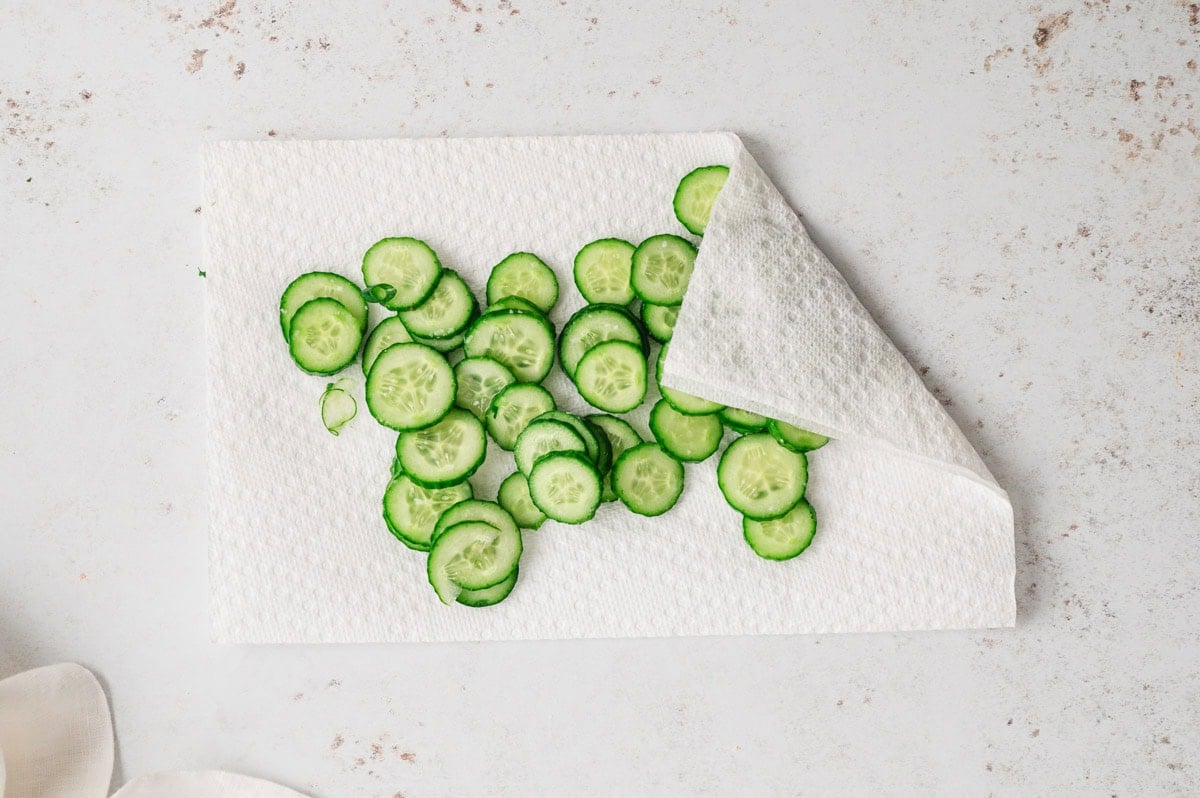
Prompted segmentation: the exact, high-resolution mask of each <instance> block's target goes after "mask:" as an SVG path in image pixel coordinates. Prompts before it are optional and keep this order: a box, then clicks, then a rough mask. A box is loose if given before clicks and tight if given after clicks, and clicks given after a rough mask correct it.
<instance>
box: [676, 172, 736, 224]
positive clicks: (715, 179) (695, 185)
mask: <svg viewBox="0 0 1200 798" xmlns="http://www.w3.org/2000/svg"><path fill="white" fill-rule="evenodd" d="M728 177H729V167H728V166H701V167H700V168H699V169H693V170H692V171H690V172H688V173H687V174H686V175H684V176H683V179H682V180H680V181H679V188H677V189H676V190H675V203H674V204H675V218H676V219H678V220H679V223H680V224H682V225H683V226H684V227H686V228H687V229H688V232H689V233H693V234H695V235H698V236H702V235H704V228H705V227H707V226H708V217H709V216H710V215H711V214H712V207H713V203H714V202H716V200H717V194H719V193H720V192H721V189H722V188H723V187H724V186H725V180H726V178H728Z"/></svg>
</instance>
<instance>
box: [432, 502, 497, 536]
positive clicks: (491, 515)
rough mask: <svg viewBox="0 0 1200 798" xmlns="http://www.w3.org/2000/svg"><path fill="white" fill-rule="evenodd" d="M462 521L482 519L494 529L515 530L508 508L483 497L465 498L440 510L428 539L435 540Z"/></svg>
mask: <svg viewBox="0 0 1200 798" xmlns="http://www.w3.org/2000/svg"><path fill="white" fill-rule="evenodd" d="M464 521H482V522H484V523H485V524H491V525H492V526H494V527H496V529H506V530H509V531H511V532H516V531H517V522H516V521H515V520H513V517H512V515H511V514H509V512H508V510H505V509H504V508H503V507H501V506H500V505H499V504H496V503H495V502H488V501H484V500H483V499H465V500H463V501H461V502H459V503H458V504H456V505H454V506H453V507H447V508H446V509H445V511H443V512H442V514H441V516H440V517H439V518H438V520H437V524H435V525H434V527H433V534H432V535H431V536H430V539H431V540H437V539H438V536H439V535H441V534H442V533H443V532H445V531H446V530H447V529H449V528H450V527H452V526H454V525H455V524H461V523H463V522H464Z"/></svg>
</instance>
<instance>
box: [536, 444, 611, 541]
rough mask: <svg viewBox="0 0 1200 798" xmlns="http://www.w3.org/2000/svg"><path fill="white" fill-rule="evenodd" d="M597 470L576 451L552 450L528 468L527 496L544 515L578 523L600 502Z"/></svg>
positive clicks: (587, 517) (565, 521)
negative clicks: (529, 469) (531, 467)
mask: <svg viewBox="0 0 1200 798" xmlns="http://www.w3.org/2000/svg"><path fill="white" fill-rule="evenodd" d="M600 492H601V488H600V474H599V473H597V472H596V466H595V465H593V464H592V461H591V460H589V459H588V458H587V457H586V456H585V455H583V454H580V453H579V452H554V453H551V454H548V455H546V456H545V457H543V458H542V459H540V460H538V461H537V462H536V463H534V465H533V469H532V470H531V471H530V472H529V497H530V498H531V499H533V503H534V504H535V505H537V507H538V509H539V510H541V511H542V512H543V513H545V514H546V517H547V518H552V519H554V520H555V521H561V522H562V523H564V524H582V523H583V522H584V521H590V520H591V519H592V517H593V516H595V515H596V508H597V507H599V506H600Z"/></svg>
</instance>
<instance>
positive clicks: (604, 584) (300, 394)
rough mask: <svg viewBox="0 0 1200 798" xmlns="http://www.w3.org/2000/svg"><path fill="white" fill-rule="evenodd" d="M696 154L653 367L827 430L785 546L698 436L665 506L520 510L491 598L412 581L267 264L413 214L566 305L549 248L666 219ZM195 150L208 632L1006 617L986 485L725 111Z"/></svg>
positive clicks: (379, 634) (409, 228) (335, 637)
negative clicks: (503, 595) (710, 127)
mask: <svg viewBox="0 0 1200 798" xmlns="http://www.w3.org/2000/svg"><path fill="white" fill-rule="evenodd" d="M711 163H724V164H727V165H729V166H730V168H731V171H730V175H729V179H728V181H727V183H726V185H725V188H724V189H723V190H722V191H721V194H720V195H719V196H718V199H717V203H716V205H715V207H714V209H713V214H712V218H711V220H710V222H709V224H708V227H707V229H706V230H705V235H704V237H703V240H702V241H701V242H700V246H699V256H698V258H697V261H696V267H695V272H694V274H693V276H692V281H691V284H690V287H689V289H688V293H687V297H686V299H685V302H684V305H683V308H682V310H681V312H680V315H679V320H678V322H677V325H676V327H675V335H674V338H673V339H672V345H671V351H670V354H669V356H668V357H667V359H666V362H665V364H664V384H666V385H669V386H671V387H675V388H679V389H681V390H684V391H687V392H689V393H693V394H696V395H699V396H703V397H705V398H709V399H713V400H715V401H718V402H722V403H725V404H729V405H731V406H735V407H740V408H743V409H746V410H751V411H754V412H757V413H761V414H763V415H767V416H771V417H775V418H779V419H781V420H784V421H788V422H791V423H793V424H796V425H799V426H802V427H805V428H808V429H812V430H814V431H817V432H821V433H824V434H827V435H829V436H830V437H832V438H834V439H835V440H834V441H833V442H832V443H830V444H829V445H828V446H826V447H825V448H823V449H821V450H820V451H818V452H815V453H813V455H812V457H811V464H810V470H811V481H810V487H809V494H808V495H809V499H810V501H811V502H812V504H813V505H814V507H815V508H816V511H817V514H818V517H819V531H818V535H817V538H816V540H815V541H814V543H813V545H812V547H811V548H810V549H809V550H808V551H806V552H805V553H804V554H803V555H802V556H801V557H799V558H797V559H796V560H793V561H789V562H786V563H774V562H768V561H765V560H762V559H759V558H758V557H756V556H755V555H754V554H753V553H752V552H751V551H750V550H749V549H748V548H747V547H746V546H745V544H744V542H743V540H742V536H741V526H740V517H739V516H738V515H737V513H735V512H734V511H733V510H732V509H730V508H729V507H728V506H727V505H726V504H725V503H724V501H723V499H722V498H721V494H720V492H719V491H718V490H717V487H716V481H715V475H714V473H713V472H714V470H715V468H714V464H713V463H712V462H707V463H700V464H696V465H692V466H689V467H688V470H687V486H686V489H685V492H684V495H683V497H682V499H681V500H680V503H679V504H678V505H677V507H676V508H675V510H673V511H672V512H671V513H668V514H667V515H665V516H662V517H659V518H654V519H647V518H642V517H639V516H634V515H632V514H630V513H629V512H627V511H625V510H624V508H622V507H621V506H620V504H619V503H615V504H610V505H605V506H604V507H602V509H601V511H600V513H599V514H598V515H597V518H596V520H595V521H593V522H591V523H589V524H588V525H585V526H583V527H566V526H561V525H557V524H554V523H548V524H546V525H545V526H544V527H543V529H542V530H539V531H538V532H535V533H530V534H528V535H527V536H526V544H525V545H526V551H525V554H524V555H523V559H522V566H521V583H520V584H519V585H518V587H517V589H516V590H515V591H514V592H513V594H512V596H510V597H509V599H508V600H506V601H505V602H503V603H502V604H500V605H497V606H495V607H490V608H487V609H485V610H479V609H471V608H466V607H458V606H455V607H444V606H442V605H440V604H439V603H438V602H437V599H436V597H435V596H434V594H433V593H432V591H431V590H430V589H429V587H428V585H427V584H425V580H424V575H423V574H424V568H425V565H424V562H423V558H422V557H421V555H418V554H416V553H414V552H411V551H408V550H407V549H405V548H404V547H403V546H401V545H400V544H398V543H397V542H396V541H395V539H394V538H392V536H391V535H390V534H389V533H388V531H387V529H386V527H385V526H384V524H383V521H382V519H381V518H380V513H379V497H380V496H381V495H382V492H383V489H384V487H385V485H386V483H387V480H388V476H389V475H388V464H389V463H390V462H391V450H392V447H393V444H394V440H393V438H392V436H391V434H390V433H388V432H387V431H386V430H384V429H382V428H380V427H378V426H376V425H374V424H372V423H371V420H370V418H369V417H366V414H360V418H359V419H358V420H356V422H355V423H354V424H353V425H351V426H350V427H348V428H347V429H346V430H344V431H343V432H342V434H341V435H340V436H338V437H333V436H330V435H329V434H328V433H326V431H325V430H324V428H323V427H322V426H321V423H320V419H319V416H318V414H317V413H316V407H317V399H318V397H319V395H320V393H321V391H322V390H323V388H324V382H323V381H322V380H320V379H319V378H313V377H307V376H305V375H303V374H301V373H299V372H298V371H297V370H296V369H295V368H294V367H293V366H292V364H291V362H290V360H289V359H288V357H287V353H286V348H285V347H284V345H283V344H282V341H281V339H280V336H279V331H278V326H277V321H276V312H277V308H278V301H279V295H280V292H281V291H282V289H283V287H284V286H285V285H286V284H287V283H288V282H289V281H290V280H291V279H292V278H294V277H295V276H296V275H298V274H300V273H302V272H304V271H311V270H314V269H323V270H328V271H335V272H339V273H342V274H344V275H346V276H347V277H350V278H351V279H356V280H358V279H359V274H358V266H359V263H360V260H361V257H362V253H363V252H364V251H365V250H366V248H367V247H368V246H370V244H372V243H373V242H374V241H376V240H378V239H379V238H382V237H384V236H387V235H413V236H416V237H419V238H422V239H425V240H426V241H429V242H430V243H431V244H432V245H433V247H434V248H435V249H436V250H437V251H438V253H439V255H440V257H441V259H442V261H443V262H444V263H445V264H446V265H448V266H451V267H452V268H455V269H456V270H458V272H459V273H460V274H461V275H462V276H463V277H464V279H466V280H467V282H468V283H469V284H470V285H472V286H473V287H474V288H475V289H476V290H477V291H478V290H479V289H481V288H482V286H483V285H484V283H485V282H486V278H487V274H488V272H489V270H490V268H491V266H493V265H494V264H495V263H496V262H497V261H499V260H500V259H501V258H502V257H503V256H504V255H506V254H507V253H509V252H512V251H516V250H530V251H534V252H536V253H537V254H539V255H541V256H542V257H543V259H544V260H546V261H547V262H548V263H549V264H551V265H552V266H553V267H554V268H555V269H556V271H557V273H558V277H559V282H560V285H561V286H562V288H563V298H562V300H560V302H559V305H558V307H557V308H556V309H555V312H554V314H552V320H553V321H555V322H557V323H558V324H560V325H561V323H562V321H564V320H565V318H566V316H567V315H569V313H570V312H571V311H572V310H574V309H575V308H577V307H579V306H581V305H582V304H583V300H582V298H580V297H579V296H578V294H577V292H576V291H575V289H574V286H573V284H572V279H571V270H570V265H571V263H572V259H573V257H574V254H575V252H576V251H578V249H579V248H580V247H581V246H582V245H583V244H585V243H587V242H589V241H592V240H594V239H597V238H602V237H607V236H613V237H619V238H624V239H627V240H630V241H635V242H636V241H639V240H642V239H644V238H646V237H648V236H650V235H654V234H657V233H662V232H673V233H676V234H681V233H683V231H682V229H681V228H680V227H679V225H678V222H677V221H676V220H675V218H674V216H673V213H672V209H671V196H672V194H673V192H674V188H675V185H676V184H677V183H678V181H679V178H680V177H681V176H682V175H683V174H685V173H686V172H688V171H690V170H691V169H693V168H695V167H696V166H701V165H705V164H711ZM204 164H205V167H204V168H205V179H206V204H207V210H206V213H205V216H204V218H205V262H206V267H205V268H206V273H207V276H208V280H207V281H206V283H207V289H208V305H207V308H208V314H207V316H208V335H209V413H210V419H209V424H210V436H209V451H210V475H211V478H210V485H211V532H210V580H209V581H210V586H211V592H212V601H211V607H212V613H213V631H214V636H215V637H216V639H218V640H220V641H225V642H240V643H286V642H378V641H432V640H483V639H534V638H573V637H631V636H674V635H737V634H793V633H824V632H865V631H887V630H916V629H946V628H980V627H1005V626H1012V625H1013V623H1014V621H1015V599H1014V576H1015V557H1014V539H1013V515H1012V507H1011V505H1010V504H1009V501H1008V498H1007V495H1006V494H1005V493H1004V491H1003V490H1002V489H1001V488H1000V487H999V486H998V485H997V484H996V482H995V480H994V479H993V478H992V476H991V474H990V473H989V472H988V470H987V468H986V466H985V465H984V464H983V462H982V460H981V459H980V458H979V456H978V455H977V454H976V453H975V451H974V449H973V448H972V447H971V445H970V444H969V442H968V441H967V440H966V438H965V437H964V436H963V434H962V433H961V431H960V430H959V429H958V428H957V426H956V425H955V424H954V422H953V420H952V419H951V418H950V417H949V416H948V415H947V414H946V413H945V411H944V410H943V408H942V407H941V405H940V404H939V403H938V402H937V400H936V399H935V398H934V397H933V396H932V395H930V394H929V392H928V391H927V390H926V389H925V387H924V385H923V384H922V382H921V380H920V378H919V377H918V375H917V374H916V373H915V372H914V371H913V369H912V368H911V366H910V365H909V364H908V363H907V362H906V361H905V359H904V358H903V356H902V355H901V354H900V353H899V352H898V351H897V350H896V348H895V347H894V346H893V345H892V343H891V342H890V341H889V340H888V338H887V336H886V335H885V334H884V333H883V332H882V331H881V330H880V329H879V327H878V326H877V325H876V324H875V323H874V321H873V320H872V319H871V318H870V316H869V314H868V313H867V312H866V311H865V310H864V308H863V307H862V305H861V304H860V303H859V302H858V300H857V299H856V298H855V297H854V295H853V293H852V292H851V291H850V289H849V287H848V286H847V284H846V283H845V281H844V280H843V279H842V278H841V276H840V275H839V274H838V273H837V271H836V269H834V268H833V266H832V265H831V264H830V263H829V261H828V260H827V259H826V258H825V257H824V256H823V255H822V254H821V252H820V251H819V250H818V249H817V248H816V247H815V245H814V244H813V243H812V241H811V240H810V239H809V237H808V235H807V233H806V231H805V230H804V227H803V225H802V224H801V222H800V220H799V218H798V217H797V215H796V214H795V213H794V212H793V211H792V210H791V209H790V208H789V207H788V206H787V204H786V202H785V201H784V199H783V197H782V196H781V195H780V193H779V191H778V190H777V189H776V188H775V186H774V185H773V184H772V183H771V181H770V180H769V179H768V178H767V177H766V175H765V174H764V173H763V172H762V170H761V169H760V168H759V166H758V165H757V163H755V161H754V159H753V158H752V157H751V156H750V154H749V153H748V152H747V151H746V149H745V147H744V146H743V145H742V143H741V141H740V139H738V137H737V136H735V135H733V134H729V133H697V134H672V135H640V136H578V137H547V138H524V139H457V140H456V139H434V140H377V141H293V142H275V141H271V142H218V143H213V144H210V145H208V146H206V148H205V152H204ZM354 368H355V367H351V369H350V371H353V369H354ZM354 376H359V375H357V374H355V375H354ZM556 380H557V382H556ZM548 384H549V385H550V387H551V389H552V391H553V392H554V393H555V395H556V396H557V397H560V398H563V399H565V400H566V401H564V405H565V407H566V409H568V410H583V409H584V408H585V405H583V404H582V403H581V402H580V401H579V400H578V398H577V397H576V398H575V399H574V400H573V401H574V402H575V404H574V405H572V403H571V401H572V400H570V399H567V398H566V397H567V396H568V395H570V396H574V391H573V389H570V388H569V383H568V382H566V380H565V378H563V377H562V375H561V374H555V375H552V377H551V381H550V383H548ZM360 385H361V381H360ZM360 390H361V388H360ZM639 423H640V425H641V428H642V430H643V431H644V430H645V425H644V418H640V419H638V418H635V425H638V424H639ZM510 470H511V465H508V466H507V467H505V465H504V463H503V462H502V458H500V457H498V456H493V455H489V459H488V463H487V464H485V466H484V468H483V469H481V471H480V472H479V473H478V474H477V475H476V477H475V478H474V479H473V481H474V482H476V494H477V495H483V496H490V495H492V493H491V492H492V491H494V490H495V486H496V484H498V482H499V480H500V479H501V478H502V477H503V476H504V474H505V473H507V471H510Z"/></svg>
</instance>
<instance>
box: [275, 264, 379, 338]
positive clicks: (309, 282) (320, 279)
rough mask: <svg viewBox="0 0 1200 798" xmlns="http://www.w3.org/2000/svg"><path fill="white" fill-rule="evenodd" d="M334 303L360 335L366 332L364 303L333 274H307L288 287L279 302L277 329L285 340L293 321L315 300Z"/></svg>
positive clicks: (353, 287)
mask: <svg viewBox="0 0 1200 798" xmlns="http://www.w3.org/2000/svg"><path fill="white" fill-rule="evenodd" d="M321 298H325V299H334V300H337V301H338V302H339V303H340V304H341V305H342V307H344V308H346V310H348V311H350V313H351V314H353V316H354V318H355V319H356V320H357V321H358V330H359V332H360V333H362V332H365V331H366V329H367V303H366V302H365V301H364V300H363V297H362V291H361V290H360V289H359V287H358V286H357V285H355V284H354V283H352V282H350V281H349V280H347V279H346V278H345V277H343V276H341V275H340V274H334V273H333V272H308V273H307V274H302V275H300V276H299V277H297V278H296V279H295V280H292V282H291V283H290V284H289V285H288V287H287V288H285V289H284V291H283V296H282V297H280V299H279V326H280V327H281V328H282V329H283V337H284V339H285V340H286V339H288V338H290V337H291V326H292V317H293V316H295V315H296V311H298V310H300V308H302V307H303V306H304V305H305V304H306V303H308V302H311V301H312V300H314V299H321Z"/></svg>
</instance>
